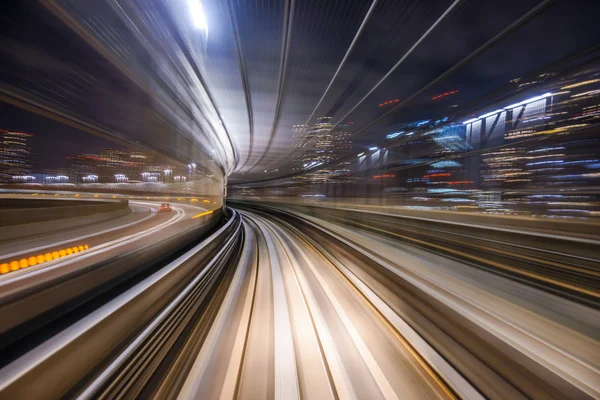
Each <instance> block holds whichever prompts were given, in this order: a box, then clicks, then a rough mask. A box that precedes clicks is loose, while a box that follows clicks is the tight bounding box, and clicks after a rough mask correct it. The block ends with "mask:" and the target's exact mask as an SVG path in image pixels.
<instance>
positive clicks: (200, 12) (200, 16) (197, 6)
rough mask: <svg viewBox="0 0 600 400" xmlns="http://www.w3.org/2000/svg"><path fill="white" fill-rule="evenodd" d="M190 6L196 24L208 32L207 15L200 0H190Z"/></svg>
mask: <svg viewBox="0 0 600 400" xmlns="http://www.w3.org/2000/svg"><path fill="white" fill-rule="evenodd" d="M188 7H189V9H190V15H191V16H192V22H193V23H194V26H195V27H196V28H198V29H200V30H202V31H204V32H208V24H207V23H206V15H205V14H204V8H203V7H202V3H201V2H200V0H188Z"/></svg>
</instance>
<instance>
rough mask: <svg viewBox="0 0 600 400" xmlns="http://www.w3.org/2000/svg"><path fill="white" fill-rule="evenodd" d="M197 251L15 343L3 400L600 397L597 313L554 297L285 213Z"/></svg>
mask: <svg viewBox="0 0 600 400" xmlns="http://www.w3.org/2000/svg"><path fill="white" fill-rule="evenodd" d="M377 226H380V227H381V229H382V230H383V229H384V228H385V227H384V226H381V225H377ZM370 228H372V227H370ZM413 228H414V227H412V228H410V229H413ZM418 228H419V229H422V227H418ZM403 229H409V228H407V227H404V228H403ZM414 229H415V230H416V229H417V228H414ZM414 233H415V235H416V234H418V233H419V232H416V231H415V232H414ZM420 233H421V234H424V233H423V232H422V231H420ZM430 234H431V235H439V232H437V233H436V231H435V230H432V231H431V232H430ZM457 237H458V236H457ZM452 238H453V237H450V238H449V239H448V240H449V241H448V242H445V243H444V245H447V246H450V243H451V240H452ZM480 239H482V240H483V239H485V238H483V237H480ZM196 243H197V244H195V245H191V246H188V247H187V248H185V249H183V250H180V251H179V252H175V253H173V257H171V258H170V259H167V260H163V261H162V262H160V263H158V264H157V265H156V266H155V267H153V268H149V269H146V270H139V271H137V272H136V273H132V274H131V275H130V276H129V278H128V279H129V281H122V282H129V283H128V284H125V283H120V284H117V285H113V286H112V287H111V288H110V289H106V290H105V291H104V292H102V293H103V294H97V295H95V296H92V297H93V298H90V299H88V300H87V303H86V304H87V306H85V307H80V308H79V309H77V308H75V309H73V311H72V312H70V313H69V312H66V313H65V314H64V315H63V316H62V317H60V318H55V319H50V320H46V321H45V325H44V328H40V329H37V330H36V329H30V331H31V332H30V333H29V334H28V335H26V336H24V337H23V338H22V339H21V340H19V341H17V342H15V343H16V345H18V346H20V351H19V352H12V353H11V352H10V351H9V350H10V348H11V346H12V345H8V346H3V351H4V352H5V353H7V354H11V358H10V360H9V362H6V363H5V365H4V366H3V367H2V369H1V370H0V394H1V397H3V398H4V397H5V398H17V397H19V396H21V397H20V398H28V399H36V398H40V399H42V398H43V399H47V398H59V397H66V398H80V399H97V398H101V399H109V398H110V399H116V398H127V399H135V398H159V399H163V398H178V399H198V398H208V399H213V398H221V399H233V398H239V399H286V400H287V399H314V398H319V399H327V398H331V399H403V398H411V399H413V398H414V399H418V398H469V399H482V398H493V399H496V398H497V399H519V398H555V399H564V398H597V397H599V396H600V387H599V384H598V382H600V379H598V378H600V372H599V371H600V368H599V365H598V359H597V357H595V355H597V354H600V344H599V342H598V340H597V337H598V332H599V331H600V326H599V323H598V321H600V313H599V312H598V310H597V309H595V308H592V307H590V306H589V305H586V303H585V302H581V301H577V299H572V298H570V297H569V296H561V295H560V294H558V293H556V290H555V289H556V288H554V287H552V288H551V289H552V290H545V288H544V287H541V286H539V285H538V284H537V283H536V282H533V281H526V280H519V279H515V278H514V277H513V276H505V275H502V274H499V273H497V272H496V271H492V270H489V269H488V268H483V267H479V266H477V265H474V264H473V263H465V262H464V260H461V259H460V258H458V257H452V258H448V255H447V254H445V253H444V252H437V253H432V252H430V249H426V248H425V247H424V246H420V247H415V246H413V245H410V244H407V243H406V240H399V238H398V237H397V236H395V235H390V234H385V235H384V234H383V233H382V232H381V231H376V230H373V229H367V227H365V228H364V229H361V228H360V227H358V226H357V225H356V224H354V225H348V223H344V224H342V223H340V222H339V221H337V222H335V221H332V220H327V221H326V220H323V219H317V218H315V217H310V216H307V215H300V214H294V213H291V212H288V211H283V210H281V209H275V208H265V207H254V208H253V207H248V208H244V209H242V210H241V211H239V212H236V211H229V214H228V217H227V220H226V222H225V223H224V224H223V225H222V226H221V227H219V228H218V229H217V230H215V231H214V232H213V233H211V234H209V235H208V236H207V237H205V238H204V239H203V240H201V241H200V242H198V241H196ZM496 244H498V243H496ZM171 245H172V244H171ZM440 245H441V244H440ZM477 245H481V243H479V242H477ZM528 251H533V250H532V249H529V250H528ZM542 253H543V254H546V256H547V257H546V259H547V260H546V261H548V259H549V258H550V256H548V253H544V252H543V251H542ZM540 254H541V253H540ZM530 255H531V254H530ZM494 257H498V254H494ZM515 257H518V255H517V254H514V255H511V258H507V259H506V260H515ZM506 260H505V261H506ZM563 261H564V260H563ZM115 262H116V261H115ZM515 267H516V268H521V265H520V264H518V263H515ZM527 267H528V266H527V265H523V268H527ZM113 268H115V270H116V269H118V268H119V266H118V264H114V265H113ZM57 270H60V268H57ZM109 270H110V268H109V269H107V271H109ZM560 277H561V279H562V275H561V276H560ZM67 283H69V282H67ZM76 283H77V281H76V280H73V281H72V282H71V284H74V285H75V284H76ZM54 284H58V283H57V282H54V283H53V282H48V285H50V287H52V285H54ZM38 290H41V288H37V289H35V290H33V291H31V290H30V291H29V292H28V293H21V295H22V298H23V299H28V298H31V297H32V296H33V297H35V296H37V295H38V294H39V293H43V291H38ZM590 290H593V288H592V289H590ZM3 312H4V311H3V310H0V313H3ZM2 315H4V314H2ZM23 324H27V321H24V322H23ZM18 327H19V325H18V326H17V328H18ZM32 337H36V338H37V339H36V340H33V339H32ZM15 396H17V397H15ZM23 396H25V397H23Z"/></svg>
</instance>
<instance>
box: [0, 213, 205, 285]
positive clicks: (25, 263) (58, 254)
mask: <svg viewBox="0 0 600 400" xmlns="http://www.w3.org/2000/svg"><path fill="white" fill-rule="evenodd" d="M211 213H212V211H211ZM89 248H90V246H88V245H87V244H86V245H83V246H75V247H72V248H68V249H64V250H55V251H53V252H51V253H44V254H39V255H37V256H31V257H27V258H22V259H20V260H14V261H9V262H5V263H0V275H3V274H6V273H8V272H11V271H17V270H19V269H23V268H28V267H31V266H33V265H38V264H42V263H45V262H48V261H52V260H56V259H59V258H62V257H66V256H69V255H71V254H75V253H78V252H80V251H85V250H87V249H89Z"/></svg>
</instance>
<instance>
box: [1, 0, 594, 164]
mask: <svg viewBox="0 0 600 400" xmlns="http://www.w3.org/2000/svg"><path fill="white" fill-rule="evenodd" d="M153 3H158V1H154V2H153ZM203 3H204V6H205V10H206V14H207V19H208V21H209V25H210V26H211V28H210V36H209V43H208V50H207V64H206V67H207V77H206V78H207V80H208V82H209V86H210V87H211V88H212V89H214V93H213V94H215V95H216V97H217V103H219V101H220V100H221V99H223V102H222V103H224V101H225V100H227V98H226V96H229V97H232V96H234V95H235V96H236V97H237V98H240V99H242V98H243V93H241V92H240V91H236V90H235V88H234V89H232V88H233V86H229V87H227V84H228V82H229V81H232V79H234V78H235V79H238V75H239V74H238V72H237V70H235V68H233V69H232V70H231V73H230V74H229V75H228V73H227V70H226V68H223V66H228V67H229V66H235V57H233V56H232V55H233V54H234V53H233V51H232V48H233V47H232V44H231V43H230V36H229V35H230V32H229V31H228V29H229V28H228V25H226V24H225V23H224V21H220V19H221V18H223V19H224V18H225V17H224V16H223V15H224V14H223V13H224V11H223V9H222V3H221V0H205V1H203ZM271 3H273V4H276V5H275V6H272V7H267V6H260V5H258V4H256V2H255V1H242V2H240V5H239V8H238V9H237V10H236V13H237V14H236V15H237V17H238V20H239V23H240V29H241V33H242V38H243V45H244V51H245V55H246V57H247V62H248V68H249V70H250V74H249V78H250V80H251V81H250V86H251V89H252V90H253V91H254V93H253V96H254V110H255V113H256V115H255V124H257V126H256V127H255V130H256V135H257V138H258V139H257V143H258V144H259V145H262V146H265V144H266V137H267V134H268V131H269V130H270V129H269V128H270V124H271V120H272V114H271V111H270V110H272V104H271V103H272V102H273V100H272V97H273V92H274V89H275V88H276V85H275V83H276V75H277V68H278V65H279V47H280V41H279V40H280V30H281V26H280V24H279V22H277V21H278V20H277V21H275V19H276V18H279V15H280V14H281V9H282V4H283V3H282V2H271ZM370 3H371V2H370V1H366V0H365V1H361V0H348V1H343V0H332V1H327V2H323V1H317V0H314V1H312V0H306V1H297V2H296V4H297V9H296V10H295V16H294V18H295V19H294V30H293V31H292V38H291V52H290V61H289V62H290V67H289V69H288V72H287V76H286V86H285V92H284V93H285V101H284V104H283V108H282V109H283V111H282V120H281V123H280V124H279V129H278V130H277V135H278V136H277V138H276V139H277V140H276V141H275V142H276V143H279V145H278V146H279V147H277V146H276V147H274V148H273V150H272V153H273V154H274V157H276V156H279V157H281V156H285V151H284V150H285V149H286V146H289V144H290V141H291V139H290V137H289V136H290V133H291V132H290V127H291V126H292V125H293V124H297V123H304V121H303V120H302V119H303V118H306V115H307V114H310V112H311V111H312V108H313V107H314V106H315V105H316V103H317V101H318V99H319V97H320V94H322V93H323V90H324V88H325V87H326V85H327V83H328V81H329V79H330V78H331V76H332V74H333V72H334V71H335V68H336V67H337V65H338V63H339V61H340V59H341V57H342V56H343V54H344V53H345V51H346V48H347V46H348V45H349V42H350V41H351V39H352V37H353V35H354V33H355V32H356V29H357V28H358V25H359V24H360V22H361V20H362V18H363V16H364V14H365V13H366V10H367V9H368V8H369V6H370ZM450 3H451V1H448V0H444V1H442V0H423V1H417V0H410V1H409V0H398V1H395V0H383V1H380V3H379V5H378V7H377V9H376V12H375V14H374V17H373V18H372V20H371V22H370V23H369V25H368V26H367V29H366V30H365V33H364V35H363V36H361V39H360V40H359V42H358V43H357V47H356V51H354V52H353V53H352V54H351V57H350V58H349V60H348V66H347V68H345V70H344V71H342V73H341V74H340V78H339V79H338V81H337V82H336V83H335V84H334V85H333V87H332V89H331V91H330V93H329V95H328V96H327V97H326V99H325V101H324V102H323V104H322V106H321V107H320V108H319V110H318V112H317V115H330V116H333V117H334V120H335V118H336V117H338V118H339V117H341V116H342V115H343V114H344V113H345V112H346V111H347V110H348V109H349V108H350V107H351V106H352V105H353V104H354V102H356V101H357V100H358V99H360V98H361V97H362V95H364V93H365V91H367V90H368V89H369V87H371V86H372V85H373V84H374V83H375V82H376V81H377V80H378V79H379V78H380V77H381V76H382V75H383V74H385V73H386V72H387V71H388V70H389V68H390V67H391V66H392V65H393V64H394V63H395V62H396V61H397V60H398V59H399V57H400V56H401V55H402V54H403V52H405V51H406V50H407V49H408V48H409V47H410V46H411V45H412V43H414V41H415V40H416V39H418V38H419V37H420V35H421V34H422V33H423V31H424V30H425V29H426V28H427V27H428V26H429V25H430V24H431V23H432V22H433V21H434V20H435V19H436V18H437V17H438V16H439V15H440V14H441V12H442V11H443V10H444V9H445V8H446V7H448V6H449V5H450ZM538 3H540V1H538V0H504V1H501V2H497V1H482V0H471V1H468V0H464V1H462V2H461V3H460V5H459V6H457V8H455V9H454V10H453V11H452V12H451V13H450V14H449V15H448V17H447V18H446V19H445V20H444V21H443V22H442V23H441V24H440V26H439V27H438V28H436V30H435V31H434V32H433V33H432V35H431V36H430V37H428V38H427V39H426V40H425V41H424V42H423V43H422V45H421V46H420V47H419V48H417V50H416V51H415V52H414V53H413V54H412V55H411V56H410V57H409V58H408V59H407V60H406V62H405V63H404V64H403V65H402V67H401V68H399V69H398V70H397V71H396V72H394V73H393V74H392V76H391V77H390V78H389V80H388V81H386V83H385V84H384V85H382V86H381V87H379V88H378V89H377V90H376V91H375V92H374V93H373V94H372V95H371V97H370V98H369V99H367V100H366V101H365V103H363V105H361V106H360V107H359V108H358V109H357V110H356V111H355V112H354V113H353V114H352V116H351V118H350V119H352V120H353V121H355V125H354V126H355V127H360V126H361V125H364V124H366V123H368V122H369V121H370V120H372V119H374V118H376V117H377V115H378V113H381V110H380V109H378V108H377V104H378V103H380V102H383V101H386V100H389V99H394V98H403V97H407V96H409V95H410V94H411V93H413V92H414V91H416V90H418V89H419V88H420V87H422V86H423V85H424V84H426V83H427V82H428V81H430V80H431V79H432V78H434V77H435V76H437V75H438V74H440V73H441V72H443V71H445V70H446V69H448V68H449V67H451V66H452V65H453V64H455V63H456V62H458V61H460V60H461V59H462V58H463V57H465V56H466V55H467V54H468V53H470V52H471V51H473V50H474V49H475V48H476V47H478V46H479V45H481V44H483V43H484V42H485V41H486V40H488V39H490V38H491V37H493V36H494V35H495V34H496V33H498V32H499V31H501V30H502V29H504V28H505V27H506V26H508V25H509V24H510V23H511V22H512V21H514V20H515V19H517V18H518V17H520V16H521V15H523V14H524V13H525V12H526V11H528V10H529V9H531V8H532V7H534V6H535V5H536V4H538ZM81 4H85V5H86V6H90V9H92V8H93V7H95V6H96V5H98V4H100V3H96V2H93V3H92V2H90V3H86V2H84V3H81ZM148 4H150V3H148ZM596 6H597V1H594V0H575V1H570V0H557V1H555V2H553V4H552V5H551V6H550V7H549V8H548V9H546V10H545V11H544V12H543V13H542V14H541V15H540V16H539V17H537V18H536V19H535V20H533V21H532V22H531V23H529V24H527V25H526V26H525V27H523V28H522V29H519V30H518V31H516V32H515V33H514V34H511V35H510V36H509V37H507V38H506V39H504V40H502V41H501V42H500V43H499V44H498V45H497V46H495V47H494V48H492V49H490V50H489V51H486V52H485V53H484V54H483V55H482V56H480V57H478V58H477V59H475V60H474V61H473V62H471V63H469V64H468V65H466V66H465V67H464V68H463V69H461V70H460V71H458V73H456V74H455V75H453V76H451V77H450V78H448V79H447V80H445V81H443V82H440V84H438V85H436V86H435V87H434V88H432V89H431V90H430V91H428V92H427V93H424V94H423V95H422V96H420V97H419V98H417V99H415V100H414V101H413V102H412V103H411V105H410V106H408V107H406V108H405V109H404V110H403V111H400V112H399V113H398V114H397V115H395V116H394V118H393V119H391V120H389V121H386V123H385V124H382V125H381V126H380V127H378V129H380V130H381V132H380V133H377V135H374V134H373V132H369V134H368V135H367V136H366V137H363V138H357V140H356V141H357V142H358V143H367V142H368V141H369V140H371V137H373V136H375V137H382V136H383V134H384V131H385V129H386V127H388V126H390V125H393V124H394V123H398V122H401V121H407V120H411V119H418V118H424V117H427V116H430V115H431V116H432V117H435V115H432V114H438V115H440V114H443V113H444V112H446V111H447V110H448V109H449V107H450V105H452V104H465V103H467V102H469V101H472V100H473V99H476V98H478V97H479V96H482V95H484V94H485V93H487V92H489V91H490V90H494V89H498V88H500V87H502V86H504V85H506V84H507V83H508V81H509V80H510V79H512V78H515V77H518V76H522V75H523V74H525V73H528V72H531V71H535V70H538V69H540V68H542V67H543V66H544V65H546V64H548V63H552V62H555V61H556V60H558V59H560V58H561V57H564V56H566V55H568V54H572V53H574V52H575V51H580V50H583V49H585V48H589V47H590V46H592V45H595V44H598V41H599V38H600V28H599V27H600V24H598V20H597V16H598V14H597V12H596V11H597V9H596ZM2 7H3V12H2V17H1V19H0V56H1V57H2V58H3V61H4V63H3V64H4V65H3V66H2V67H1V68H2V69H1V70H0V72H2V74H1V78H0V83H1V84H2V85H3V87H5V88H17V89H19V90H24V91H25V92H33V93H36V94H38V95H39V94H40V93H41V95H42V97H44V96H46V97H47V98H50V97H52V98H53V99H54V100H56V101H57V104H59V105H60V107H63V108H64V109H67V110H70V111H71V112H73V113H74V114H75V115H82V116H84V117H85V118H86V119H87V120H92V121H94V122H95V123H98V124H101V125H103V126H107V127H109V128H111V129H113V130H118V131H119V132H122V133H123V134H125V135H127V136H129V137H135V139H137V140H140V141H142V142H143V141H144V137H145V135H146V131H147V129H148V128H147V125H146V126H145V125H144V123H148V122H147V119H148V118H147V114H148V112H147V110H149V109H152V108H153V107H154V106H153V101H152V99H150V98H148V97H147V96H146V95H145V94H143V93H141V92H140V91H139V90H138V89H137V88H136V87H135V85H132V83H131V82H130V81H129V80H128V79H127V78H125V77H124V76H123V75H122V74H120V73H119V72H117V70H116V69H115V68H114V66H113V65H111V64H110V63H108V62H107V61H106V60H105V59H104V58H103V57H101V56H99V55H98V54H97V53H96V52H95V51H94V50H93V49H91V48H90V47H89V45H87V44H86V43H85V42H83V41H82V40H81V39H79V38H78V37H77V35H74V34H73V33H72V32H71V31H70V30H69V28H67V27H66V26H64V25H62V23H60V22H58V21H57V20H56V18H55V17H54V16H53V15H52V14H50V13H49V12H48V11H47V10H46V9H45V8H44V7H42V6H41V5H40V4H39V3H38V2H29V1H22V0H5V1H3V2H2ZM97 8H98V10H99V11H97V12H98V13H100V12H102V9H101V7H97ZM159 9H160V7H159ZM92 11H93V10H92ZM94 12H96V11H94ZM102 16H103V17H106V16H104V15H102ZM106 18H107V19H108V20H110V21H113V22H111V23H114V24H113V28H114V32H113V33H114V34H118V35H119V36H120V37H122V42H123V43H124V46H126V47H127V46H129V48H125V50H127V51H131V52H137V53H136V54H142V53H141V52H139V51H138V50H137V48H136V44H135V43H134V42H133V40H132V39H131V38H130V36H128V35H129V33H128V32H127V31H126V28H124V27H121V26H120V25H119V23H118V22H117V21H116V20H112V19H110V18H109V17H106ZM274 21H275V22H274ZM138 47H139V46H138ZM140 57H141V58H139V57H138V60H137V62H139V63H140V64H139V65H142V66H146V67H148V69H149V70H151V69H152V68H153V62H154V60H153V59H152V57H151V55H150V56H145V58H144V57H143V56H140ZM212 82H217V83H215V84H213V83H212ZM219 82H224V83H223V85H224V86H223V87H222V88H221V89H222V90H221V91H222V92H223V93H226V96H225V95H220V92H219V89H220V87H219ZM454 89H459V90H460V93H459V94H457V95H455V96H452V98H448V99H444V100H443V101H440V102H437V103H435V104H433V103H432V102H431V101H429V99H430V98H431V97H432V96H433V95H436V94H438V93H442V92H444V91H449V90H454ZM44 90H47V92H44ZM232 93H233V94H232ZM219 96H221V98H220V97H219ZM54 100H53V101H54ZM261 102H263V103H261ZM235 104H243V102H242V103H240V102H238V103H235ZM261 112H263V114H264V118H262V116H261ZM232 113H234V114H235V113H237V114H240V109H239V107H237V106H236V107H234V108H233V110H232ZM261 118H262V119H261ZM226 120H227V121H229V120H233V117H230V118H226ZM242 120H243V118H242ZM262 120H264V123H263V125H259V123H261V121H262ZM257 121H258V122H257ZM149 126H152V124H150V125H149ZM0 128H4V129H14V130H21V131H26V132H30V133H33V134H35V135H36V141H35V143H34V149H33V150H34V152H35V161H36V162H37V163H38V165H40V166H41V167H43V168H56V167H61V166H64V158H65V156H70V155H76V154H80V153H86V152H95V151H98V150H99V149H100V148H104V147H116V145H115V144H114V143H111V142H110V141H108V140H105V139H103V138H100V137H95V136H92V135H90V134H88V133H82V132H79V131H77V130H75V129H74V128H70V127H66V126H63V125H61V124H60V123H57V122H54V121H51V120H49V119H46V118H43V117H40V116H37V115H33V114H31V113H29V112H26V111H22V110H18V109H16V108H15V107H14V106H10V105H6V104H0ZM234 134H236V133H235V132H234ZM238 135H241V134H238ZM239 140H241V141H242V142H243V141H244V140H245V138H244V137H241V139H240V138H238V141H239ZM257 154H260V153H257ZM261 169H262V167H261Z"/></svg>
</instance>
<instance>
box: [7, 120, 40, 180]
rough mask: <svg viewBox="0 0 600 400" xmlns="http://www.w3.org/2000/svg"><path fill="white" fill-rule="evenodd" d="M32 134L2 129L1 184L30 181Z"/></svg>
mask: <svg viewBox="0 0 600 400" xmlns="http://www.w3.org/2000/svg"><path fill="white" fill-rule="evenodd" d="M32 137H33V135H32V134H31V133H25V132H14V131H8V130H4V129H0V182H1V183H7V182H23V181H28V179H29V180H30V177H31V173H32V165H31V160H30V155H31V143H30V140H31V138H32Z"/></svg>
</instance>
